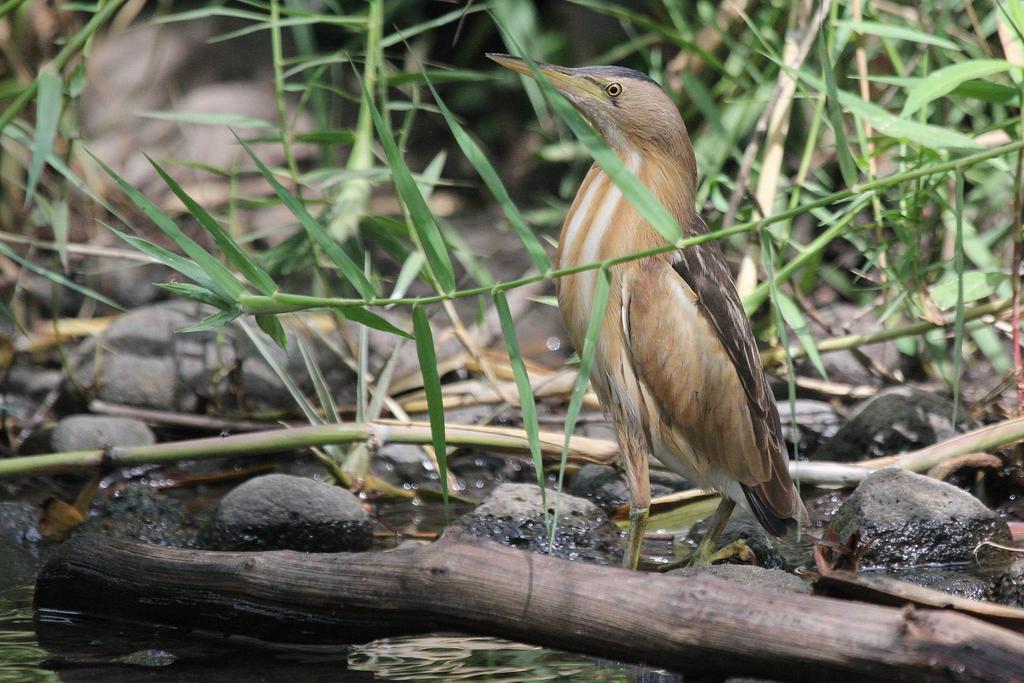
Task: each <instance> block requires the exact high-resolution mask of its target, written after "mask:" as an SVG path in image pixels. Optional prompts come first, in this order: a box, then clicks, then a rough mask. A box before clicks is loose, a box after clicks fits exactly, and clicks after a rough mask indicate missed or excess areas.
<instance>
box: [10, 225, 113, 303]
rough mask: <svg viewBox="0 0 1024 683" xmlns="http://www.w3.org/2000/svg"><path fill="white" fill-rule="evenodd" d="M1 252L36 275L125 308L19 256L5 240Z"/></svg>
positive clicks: (97, 299)
mask: <svg viewBox="0 0 1024 683" xmlns="http://www.w3.org/2000/svg"><path fill="white" fill-rule="evenodd" d="M0 254H3V255H4V256H6V257H7V258H9V259H11V260H12V261H14V262H16V263H18V264H19V265H20V266H21V267H22V268H26V269H28V270H31V271H32V272H33V273H35V274H36V275H42V276H43V277H45V278H46V279H47V280H49V281H50V282H55V283H57V284H58V285H61V286H63V287H67V288H68V289H71V290H74V291H76V292H78V293H79V294H82V295H84V296H87V297H89V298H90V299H95V300H96V301H99V302H100V303H104V304H106V305H107V306H110V307H111V308H115V309H117V310H119V311H123V310H124V309H123V308H122V307H121V305H120V304H118V303H117V302H116V301H113V300H112V299H108V298H107V297H105V296H103V295H102V294H100V293H99V292H96V291H93V290H92V289H89V288H88V287H83V286H82V285H80V284H78V283H77V282H73V281H71V280H69V279H68V278H66V277H64V276H63V275H61V274H60V273H55V272H53V271H52V270H47V269H46V268H43V267H42V266H39V265H36V264H35V263H32V262H31V261H29V260H28V259H26V258H23V257H22V256H19V255H18V254H17V252H15V251H13V250H12V249H11V248H10V247H8V246H7V245H6V244H4V243H3V242H0Z"/></svg>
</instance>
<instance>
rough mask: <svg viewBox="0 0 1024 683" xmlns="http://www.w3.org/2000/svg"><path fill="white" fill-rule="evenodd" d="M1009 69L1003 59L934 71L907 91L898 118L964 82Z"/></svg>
mask: <svg viewBox="0 0 1024 683" xmlns="http://www.w3.org/2000/svg"><path fill="white" fill-rule="evenodd" d="M1010 67H1011V64H1010V63H1009V62H1007V61H1006V60H1004V59H972V60H970V61H967V62H960V63H959V64H952V65H950V66H946V67H943V68H941V69H936V70H935V71H933V72H931V73H930V74H928V77H927V78H923V79H921V81H920V82H919V83H917V84H915V85H914V86H913V87H911V88H910V89H909V90H908V91H907V101H906V102H905V103H904V104H903V111H901V112H900V116H903V117H906V116H910V115H911V114H913V113H914V112H916V111H917V110H918V109H920V108H921V107H924V106H925V105H927V104H928V103H929V102H931V101H932V100H935V99H938V98H940V97H943V96H945V95H948V94H949V93H950V92H952V91H953V90H954V89H955V88H956V87H957V86H958V85H960V84H961V83H964V82H965V81H970V80H973V79H975V78H983V77H985V76H991V75H992V74H995V73H1000V72H1003V71H1006V70H1007V69H1009V68H1010Z"/></svg>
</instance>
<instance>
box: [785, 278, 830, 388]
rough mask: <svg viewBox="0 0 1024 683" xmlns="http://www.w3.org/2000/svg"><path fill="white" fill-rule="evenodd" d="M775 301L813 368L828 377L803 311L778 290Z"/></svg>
mask: <svg viewBox="0 0 1024 683" xmlns="http://www.w3.org/2000/svg"><path fill="white" fill-rule="evenodd" d="M775 302H776V304H777V305H778V307H779V313H781V314H782V319H783V320H784V321H786V324H787V325H789V327H790V328H791V329H792V330H793V332H795V333H796V337H797V339H799V340H800V345H801V346H803V347H804V351H806V352H807V358H808V359H809V360H810V361H811V363H812V364H813V365H814V369H815V370H817V371H818V374H820V375H821V376H822V377H823V378H825V379H828V373H827V372H826V371H825V365H824V363H822V362H821V355H820V354H819V353H818V346H817V344H815V343H814V337H813V336H812V335H811V331H810V330H809V329H808V328H807V322H806V321H805V320H804V316H803V313H801V312H800V307H799V306H797V305H796V302H795V301H793V300H792V299H791V298H789V296H787V295H786V294H783V293H782V292H780V291H776V292H775Z"/></svg>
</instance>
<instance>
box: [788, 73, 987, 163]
mask: <svg viewBox="0 0 1024 683" xmlns="http://www.w3.org/2000/svg"><path fill="white" fill-rule="evenodd" d="M795 73H796V74H797V76H798V77H799V78H800V79H801V80H802V81H804V82H806V83H808V84H810V85H811V86H812V87H814V88H817V89H818V90H819V91H820V90H823V89H825V87H826V86H825V83H824V82H822V81H821V80H820V79H818V78H816V77H814V76H812V75H811V74H809V73H807V72H806V71H804V70H799V71H795ZM837 96H838V98H839V103H840V104H842V106H843V107H844V108H845V109H847V110H848V111H850V112H851V113H854V114H856V115H857V116H860V117H861V118H863V119H864V120H866V121H867V122H868V123H870V124H871V127H872V128H874V129H875V132H876V133H879V134H881V135H885V136H887V137H890V138H895V139H897V140H900V139H902V140H909V141H911V142H914V143H916V144H918V145H921V146H922V147H927V148H928V149H947V148H954V149H980V148H981V145H979V144H978V143H977V142H975V141H974V140H973V139H972V138H970V137H968V136H967V135H964V134H963V133H960V132H957V131H954V130H949V129H948V128H942V127H940V126H932V125H928V124H927V123H918V122H917V121H909V120H907V119H901V118H900V117H898V116H896V115H895V114H891V113H889V112H888V111H886V110H885V109H882V108H881V107H879V106H878V105H876V104H871V103H870V102H865V101H864V100H862V99H861V98H860V97H859V96H858V95H855V94H853V93H849V92H845V91H839V92H838V93H837ZM829 99H830V101H831V96H830V98H829ZM830 103H831V102H830Z"/></svg>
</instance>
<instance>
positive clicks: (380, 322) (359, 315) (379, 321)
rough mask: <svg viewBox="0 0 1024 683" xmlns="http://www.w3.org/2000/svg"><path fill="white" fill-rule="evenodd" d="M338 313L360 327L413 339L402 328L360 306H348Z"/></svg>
mask: <svg viewBox="0 0 1024 683" xmlns="http://www.w3.org/2000/svg"><path fill="white" fill-rule="evenodd" d="M338 311H339V312H340V313H341V314H342V315H343V316H345V317H346V318H348V319H349V320H351V321H352V322H356V323H359V324H360V325H365V326H366V327H369V328H372V329H374V330H380V331H381V332H387V333H388V334H396V335H398V336H399V337H405V338H406V339H412V338H413V336H412V335H411V334H409V333H408V332H406V331H405V330H403V329H402V328H400V327H396V326H395V325H392V324H391V323H390V322H388V321H387V320H386V319H385V318H382V317H381V316H379V315H377V314H376V313H373V312H372V311H369V310H367V309H365V308H362V307H360V306H347V307H345V308H341V309H338Z"/></svg>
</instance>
